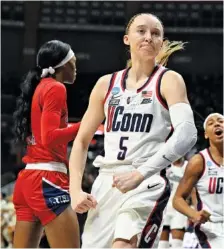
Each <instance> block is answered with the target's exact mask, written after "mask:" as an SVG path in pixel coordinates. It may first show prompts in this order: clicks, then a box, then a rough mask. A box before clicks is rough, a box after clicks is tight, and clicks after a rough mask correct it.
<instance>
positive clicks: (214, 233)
mask: <svg viewBox="0 0 224 249" xmlns="http://www.w3.org/2000/svg"><path fill="white" fill-rule="evenodd" d="M204 129H205V138H206V139H209V143H210V146H209V148H206V149H204V150H202V151H201V152H199V154H197V155H195V156H194V157H193V158H192V159H191V160H190V161H189V163H188V165H187V167H186V170H185V174H184V176H183V178H182V180H181V182H180V184H179V186H178V188H177V192H176V194H175V197H174V200H173V205H174V208H176V209H177V210H178V211H179V212H181V213H183V214H184V215H186V216H188V217H189V218H190V219H191V220H192V221H193V222H194V223H195V233H196V235H197V237H198V240H199V243H200V245H201V247H202V248H224V160H223V159H224V158H223V129H224V116H223V115H221V114H219V113H213V114H210V115H209V116H208V117H207V118H206V120H205V122H204ZM194 186H195V187H196V195H197V202H198V203H197V208H198V211H196V210H195V209H192V208H191V207H190V206H189V205H188V204H187V202H186V201H185V199H186V197H187V196H188V195H189V193H191V190H192V188H193V187H194Z"/></svg>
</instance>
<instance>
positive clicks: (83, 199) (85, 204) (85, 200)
mask: <svg viewBox="0 0 224 249" xmlns="http://www.w3.org/2000/svg"><path fill="white" fill-rule="evenodd" d="M71 199H72V208H73V210H75V212H77V213H80V214H83V213H85V212H87V211H88V210H89V209H90V208H95V207H96V205H97V201H96V200H95V198H94V197H93V196H92V195H90V194H88V193H85V192H83V191H80V192H79V193H78V194H76V195H74V196H71Z"/></svg>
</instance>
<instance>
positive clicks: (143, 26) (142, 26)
mask: <svg viewBox="0 0 224 249" xmlns="http://www.w3.org/2000/svg"><path fill="white" fill-rule="evenodd" d="M146 27H147V25H144V24H142V25H138V26H137V28H146ZM153 29H156V30H158V31H161V30H160V29H159V28H158V27H153Z"/></svg>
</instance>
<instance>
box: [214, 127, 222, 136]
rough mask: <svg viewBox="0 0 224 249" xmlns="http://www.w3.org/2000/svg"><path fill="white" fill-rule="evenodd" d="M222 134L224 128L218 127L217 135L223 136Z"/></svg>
mask: <svg viewBox="0 0 224 249" xmlns="http://www.w3.org/2000/svg"><path fill="white" fill-rule="evenodd" d="M222 134H223V130H222V129H220V128H217V129H216V130H215V135H216V136H221V135H222Z"/></svg>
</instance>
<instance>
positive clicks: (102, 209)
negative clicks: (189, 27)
mask: <svg viewBox="0 0 224 249" xmlns="http://www.w3.org/2000/svg"><path fill="white" fill-rule="evenodd" d="M163 34H164V30H163V26H162V24H161V22H160V21H159V20H158V18H157V17H155V16H153V15H151V14H137V15H136V16H134V17H133V18H131V20H130V21H129V24H128V26H127V28H126V34H125V35H124V43H125V44H126V45H128V46H130V54H131V63H132V65H131V67H129V68H127V69H124V70H121V71H118V72H116V73H113V74H109V75H105V76H103V77H101V78H100V79H99V80H98V82H97V83H96V85H95V87H94V89H93V90H92V93H91V96H90V102H89V106H88V109H87V111H86V113H85V115H84V117H83V120H82V123H81V128H80V130H79V131H80V132H79V134H78V135H77V137H76V141H75V142H74V144H73V148H72V152H71V155H70V194H71V199H72V205H73V207H74V209H75V210H76V211H77V212H80V213H83V212H86V211H87V210H88V209H89V208H91V207H94V208H91V209H90V210H89V213H88V217H87V221H86V224H85V228H84V232H83V236H82V242H83V244H82V246H83V247H84V248H85V247H98V248H105V247H113V248H124V247H125V248H127V247H129V248H136V247H137V246H140V247H147V248H151V247H156V246H157V244H158V239H157V237H159V236H160V230H161V229H160V225H161V222H162V216H163V211H164V209H165V206H166V204H167V201H168V198H169V195H170V189H169V183H168V180H167V179H166V178H165V174H162V173H161V171H162V170H163V169H165V168H166V167H167V166H168V165H169V164H170V163H171V162H173V161H175V160H177V159H178V158H180V157H181V156H183V155H184V154H186V153H187V152H188V151H189V150H190V149H191V148H192V146H193V145H194V144H195V142H196V140H197V130H196V128H195V124H194V119H193V113H192V110H191V107H190V105H189V102H188V99H187V94H186V88H185V83H184V80H183V78H182V77H181V75H179V74H178V73H176V72H174V71H168V69H166V68H165V67H163V66H162V64H163V63H165V62H166V61H167V59H168V57H169V55H170V54H171V53H172V52H174V51H176V50H180V49H182V47H183V46H182V45H183V44H182V43H181V42H175V43H169V42H164V43H163ZM105 118H106V121H105V140H104V146H105V156H104V157H97V158H96V160H95V162H94V165H95V166H97V167H100V171H99V176H98V177H97V178H96V180H95V182H94V184H93V187H92V195H93V196H94V197H95V198H96V201H97V203H98V204H97V205H96V206H95V205H93V204H92V202H91V200H89V199H88V195H87V194H86V193H84V192H83V191H82V189H81V181H82V175H83V169H84V167H85V163H86V155H87V151H88V146H89V143H90V141H91V139H92V137H93V135H94V133H95V131H96V129H97V127H99V125H100V124H101V122H102V121H103V120H104V119H105ZM172 125H173V127H174V133H173V135H172V136H171V137H170V138H169V139H168V137H169V134H170V132H171V131H172ZM167 139H168V140H167ZM166 140H167V142H166Z"/></svg>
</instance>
